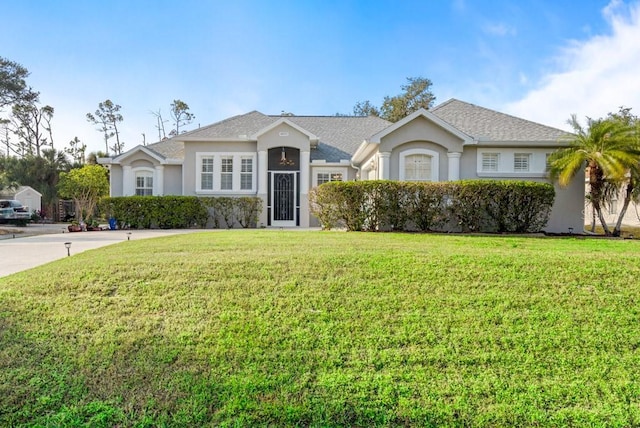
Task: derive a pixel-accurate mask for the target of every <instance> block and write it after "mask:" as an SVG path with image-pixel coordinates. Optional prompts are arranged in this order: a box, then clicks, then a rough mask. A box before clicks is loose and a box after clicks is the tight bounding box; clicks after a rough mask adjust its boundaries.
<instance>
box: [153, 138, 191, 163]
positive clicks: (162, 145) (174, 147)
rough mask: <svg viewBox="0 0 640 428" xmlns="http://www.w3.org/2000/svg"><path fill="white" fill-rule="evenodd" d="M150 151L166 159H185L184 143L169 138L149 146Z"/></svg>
mask: <svg viewBox="0 0 640 428" xmlns="http://www.w3.org/2000/svg"><path fill="white" fill-rule="evenodd" d="M147 148H148V149H150V150H153V151H154V152H156V153H158V154H159V155H160V156H162V157H164V158H165V159H184V143H183V142H182V141H176V140H175V139H173V138H168V139H166V140H162V141H160V142H157V143H153V144H149V145H148V146H147Z"/></svg>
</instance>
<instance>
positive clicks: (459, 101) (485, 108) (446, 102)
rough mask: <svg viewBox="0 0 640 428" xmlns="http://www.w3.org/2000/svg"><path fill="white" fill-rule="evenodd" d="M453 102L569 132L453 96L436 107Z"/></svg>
mask: <svg viewBox="0 0 640 428" xmlns="http://www.w3.org/2000/svg"><path fill="white" fill-rule="evenodd" d="M452 102H458V103H460V104H466V105H468V106H471V107H474V108H477V109H480V110H484V111H487V112H491V113H493V114H497V115H500V116H504V117H508V118H511V119H515V120H518V121H521V122H526V123H530V124H533V125H537V126H542V127H544V128H547V129H553V130H555V131H560V132H564V133H566V132H567V131H565V130H563V129H560V128H554V127H553V126H549V125H545V124H544V123H540V122H535V121H533V120H529V119H524V118H522V117H519V116H515V115H513V114H509V113H504V112H501V111H498V110H494V109H491V108H488V107H483V106H480V105H477V104H473V103H470V102H467V101H462V100H458V99H456V98H451V99H449V100H448V101H445V102H444V103H442V104H440V105H438V106H437V107H436V108H440V107H444V106H445V105H448V104H451V103H452ZM436 108H434V109H433V110H435V109H436Z"/></svg>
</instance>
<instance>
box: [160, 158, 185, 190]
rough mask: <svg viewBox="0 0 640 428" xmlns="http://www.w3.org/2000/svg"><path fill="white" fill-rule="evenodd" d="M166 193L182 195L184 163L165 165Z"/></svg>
mask: <svg viewBox="0 0 640 428" xmlns="http://www.w3.org/2000/svg"><path fill="white" fill-rule="evenodd" d="M163 194H164V195H182V165H164V193H163Z"/></svg>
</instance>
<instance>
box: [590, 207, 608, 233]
mask: <svg viewBox="0 0 640 428" xmlns="http://www.w3.org/2000/svg"><path fill="white" fill-rule="evenodd" d="M593 208H594V209H595V210H596V212H597V213H598V218H599V219H600V224H601V225H602V229H603V230H604V234H605V236H611V230H609V226H607V220H606V219H605V218H604V214H602V207H601V206H600V202H597V203H594V204H593Z"/></svg>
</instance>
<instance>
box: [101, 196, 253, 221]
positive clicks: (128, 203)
mask: <svg viewBox="0 0 640 428" xmlns="http://www.w3.org/2000/svg"><path fill="white" fill-rule="evenodd" d="M209 209H211V210H212V213H211V214H210V213H209ZM261 209H262V199H260V198H257V197H242V198H229V197H220V198H215V197H202V198H201V197H196V196H121V197H108V198H103V199H102V200H101V201H100V203H99V210H100V213H101V215H103V216H104V217H105V218H115V219H116V220H117V225H118V228H124V227H130V228H134V229H139V228H142V229H149V228H160V229H184V228H190V227H201V228H204V227H206V225H207V223H208V221H209V220H210V219H211V220H212V221H213V225H214V227H219V226H220V219H223V220H224V221H225V224H226V226H227V227H229V228H231V227H233V224H234V222H235V221H237V222H238V223H239V224H240V225H242V227H252V226H253V227H255V225H256V223H257V220H258V215H259V214H260V211H261ZM236 215H237V217H236Z"/></svg>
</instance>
